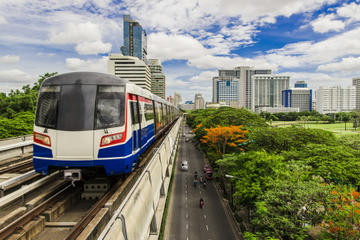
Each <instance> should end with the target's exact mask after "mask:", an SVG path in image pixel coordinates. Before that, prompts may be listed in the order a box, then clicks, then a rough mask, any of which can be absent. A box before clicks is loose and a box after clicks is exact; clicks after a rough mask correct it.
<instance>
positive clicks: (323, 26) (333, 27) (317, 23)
mask: <svg viewBox="0 0 360 240" xmlns="http://www.w3.org/2000/svg"><path fill="white" fill-rule="evenodd" d="M335 18H336V16H335V14H328V15H320V16H319V17H318V18H317V19H316V20H314V21H312V22H311V23H310V25H311V26H312V28H313V30H314V32H319V33H326V32H329V31H336V32H339V31H341V30H343V29H344V28H345V23H344V22H343V21H341V20H335Z"/></svg>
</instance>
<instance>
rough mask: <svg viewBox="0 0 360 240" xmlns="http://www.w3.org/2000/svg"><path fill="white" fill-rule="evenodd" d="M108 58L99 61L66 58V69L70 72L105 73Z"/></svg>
mask: <svg viewBox="0 0 360 240" xmlns="http://www.w3.org/2000/svg"><path fill="white" fill-rule="evenodd" d="M107 62H108V57H102V58H100V59H88V60H82V59H80V58H67V59H66V60H65V63H66V67H67V69H69V70H70V71H89V72H102V73H107Z"/></svg>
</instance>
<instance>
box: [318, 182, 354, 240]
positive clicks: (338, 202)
mask: <svg viewBox="0 0 360 240" xmlns="http://www.w3.org/2000/svg"><path fill="white" fill-rule="evenodd" d="M327 202H328V204H329V206H327V210H328V211H327V213H326V216H325V224H323V225H324V227H325V228H326V230H327V231H324V233H323V235H324V236H325V237H326V239H329V238H330V239H339V240H340V239H341V240H342V239H343V240H358V239H360V193H359V192H357V191H355V189H353V188H351V187H346V186H337V187H336V189H334V190H333V191H331V195H330V200H329V201H327Z"/></svg>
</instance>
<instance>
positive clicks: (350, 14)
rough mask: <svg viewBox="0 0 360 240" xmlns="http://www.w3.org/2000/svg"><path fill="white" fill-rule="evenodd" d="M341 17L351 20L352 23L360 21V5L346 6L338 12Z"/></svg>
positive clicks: (351, 4)
mask: <svg viewBox="0 0 360 240" xmlns="http://www.w3.org/2000/svg"><path fill="white" fill-rule="evenodd" d="M336 13H337V14H338V15H339V16H341V17H346V18H349V19H350V21H360V4H357V3H355V2H353V3H350V4H344V5H343V6H341V7H339V8H338V9H337V10H336Z"/></svg>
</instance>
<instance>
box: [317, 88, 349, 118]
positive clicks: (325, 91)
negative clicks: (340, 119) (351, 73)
mask: <svg viewBox="0 0 360 240" xmlns="http://www.w3.org/2000/svg"><path fill="white" fill-rule="evenodd" d="M355 108H356V87H355V86H351V87H340V86H335V87H326V86H321V87H319V89H318V90H317V91H316V111H318V112H320V113H322V114H326V113H337V112H349V111H353V110H355Z"/></svg>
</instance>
